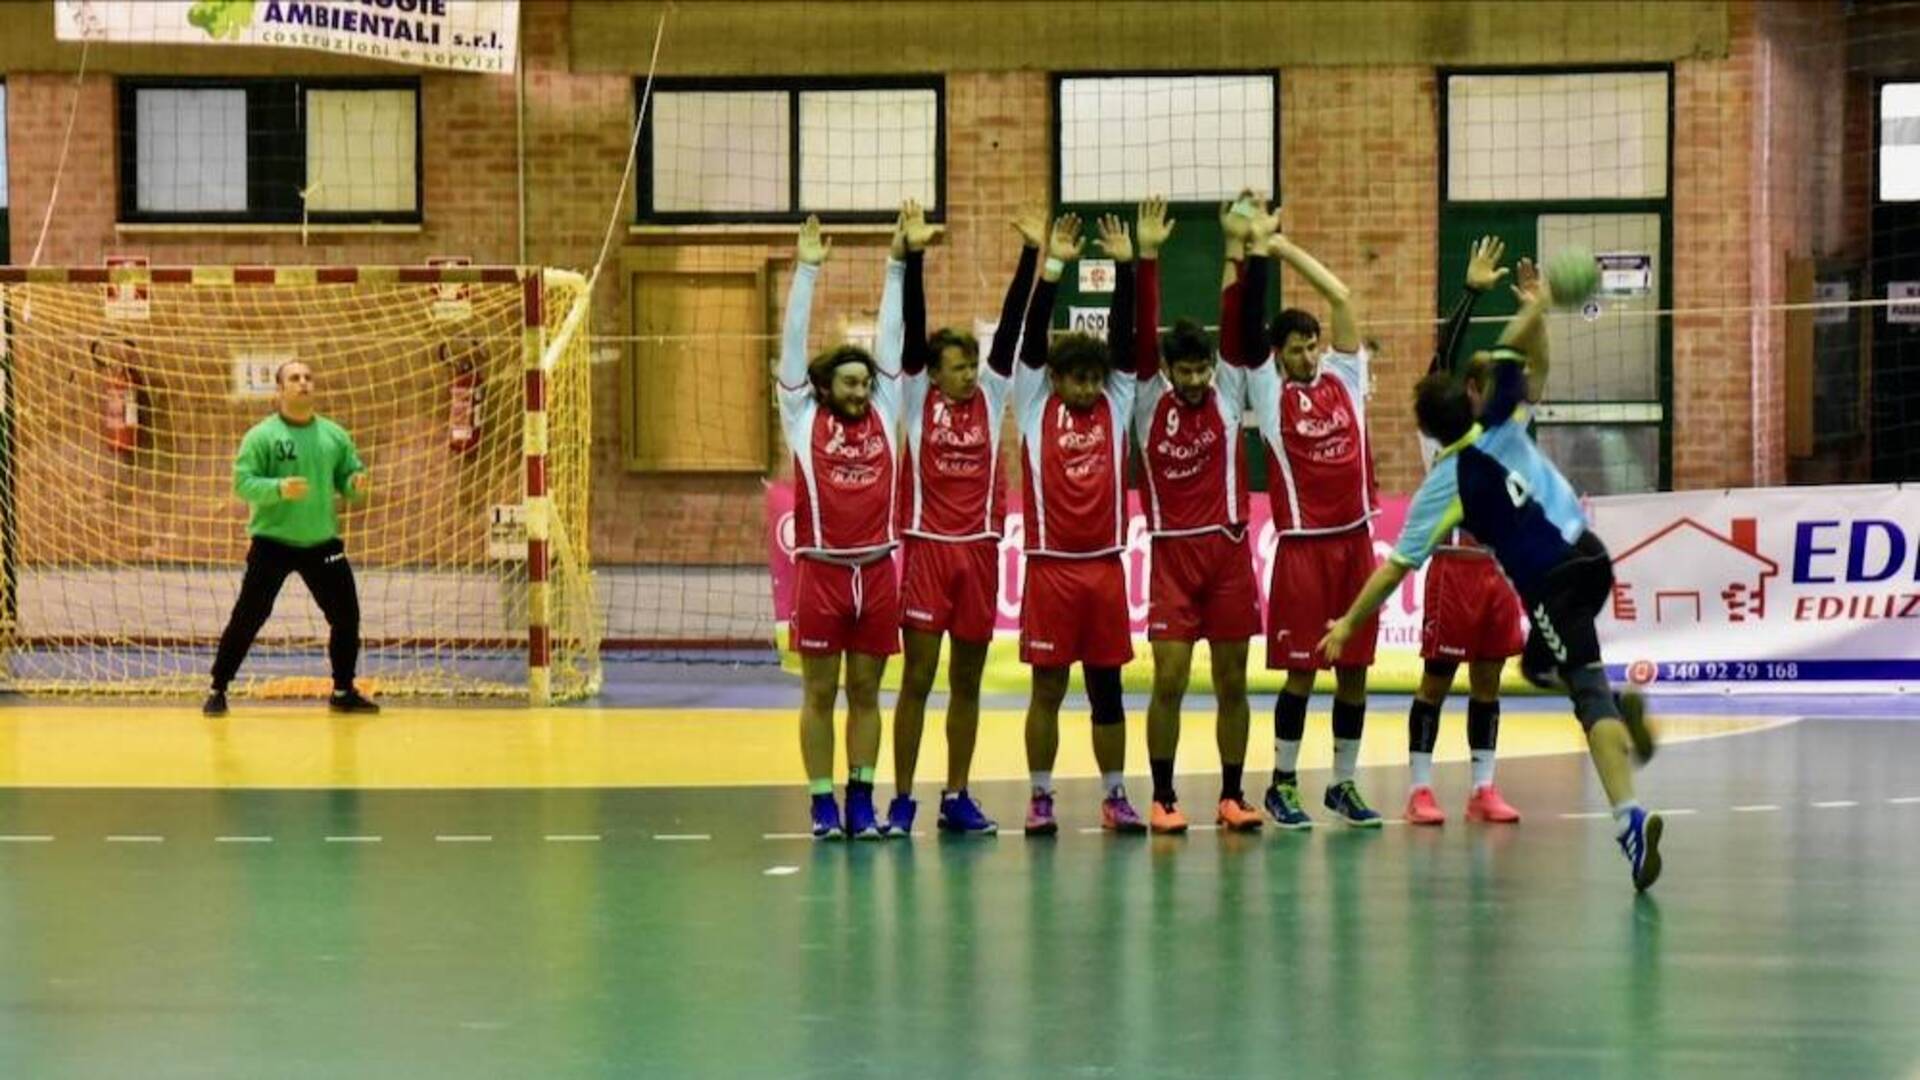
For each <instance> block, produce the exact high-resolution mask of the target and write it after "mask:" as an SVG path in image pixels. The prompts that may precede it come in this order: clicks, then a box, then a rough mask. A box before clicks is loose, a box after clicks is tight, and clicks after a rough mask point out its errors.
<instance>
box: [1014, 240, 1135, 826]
mask: <svg viewBox="0 0 1920 1080" xmlns="http://www.w3.org/2000/svg"><path fill="white" fill-rule="evenodd" d="M1100 242H1101V245H1102V247H1103V248H1104V249H1105V250H1106V253H1107V254H1108V255H1109V256H1111V257H1112V258H1113V259H1114V261H1115V263H1116V264H1117V271H1118V279H1117V281H1116V284H1115V288H1114V301H1113V309H1112V313H1111V315H1110V316H1109V320H1108V324H1107V325H1108V337H1109V340H1108V341H1107V342H1102V341H1100V340H1099V339H1098V338H1094V337H1090V336H1088V335H1086V334H1067V335H1065V336H1063V337H1061V338H1060V340H1058V341H1056V342H1054V343H1053V344H1052V346H1051V347H1049V346H1048V344H1047V328H1048V325H1049V323H1050V322H1051V321H1052V317H1053V301H1054V297H1055V294H1056V293H1057V292H1058V290H1059V284H1060V275H1061V274H1062V273H1064V272H1065V270H1066V267H1067V264H1068V263H1069V262H1072V261H1073V260H1074V259H1077V258H1079V257H1080V251H1081V248H1082V246H1083V245H1084V241H1083V240H1082V239H1081V237H1080V219H1079V218H1078V217H1077V216H1075V215H1073V214H1068V215H1066V216H1064V217H1062V218H1059V219H1058V220H1056V221H1055V222H1054V223H1053V231H1052V234H1051V236H1050V237H1049V238H1048V241H1047V261H1046V263H1045V265H1044V266H1043V268H1042V270H1041V273H1040V282H1039V284H1038V285H1037V286H1035V288H1034V291H1033V298H1032V300H1031V301H1029V303H1028V305H1027V317H1026V326H1025V330H1024V332H1023V334H1022V338H1021V344H1020V368H1019V369H1018V370H1017V371H1016V372H1015V373H1014V383H1013V396H1014V416H1015V418H1016V420H1017V421H1018V423H1019V426H1020V456H1021V462H1022V464H1023V465H1024V469H1023V476H1022V487H1023V489H1024V492H1023V493H1024V495H1025V500H1026V513H1027V521H1026V535H1025V546H1026V559H1027V561H1026V591H1025V593H1024V595H1023V596H1022V599H1021V607H1020V659H1021V660H1022V661H1023V662H1025V663H1026V664H1028V665H1030V666H1031V667H1032V669H1033V696H1032V700H1031V701H1030V702H1029V704H1028V706H1027V768H1028V769H1029V770H1031V773H1032V781H1033V794H1032V799H1031V801H1030V802H1029V803H1028V806H1027V821H1026V831H1027V832H1028V833H1030V834H1035V835H1050V834H1052V833H1054V832H1056V831H1058V828H1059V826H1058V825H1057V823H1056V822H1055V820H1054V812H1053V763H1054V758H1055V756H1056V755H1057V754H1058V753H1059V749H1060V703H1061V701H1062V700H1063V699H1064V698H1065V697H1066V694H1067V677H1068V674H1069V672H1070V670H1071V668H1072V665H1073V664H1074V663H1076V662H1077V663H1079V664H1080V668H1081V672H1082V674H1083V675H1084V676H1085V679H1086V686H1087V699H1088V704H1089V705H1090V706H1091V707H1092V712H1093V756H1094V758H1095V759H1096V760H1097V761H1098V762H1099V766H1100V781H1101V788H1102V790H1103V791H1104V792H1105V798H1104V799H1103V801H1102V802H1101V804H1100V822H1101V825H1102V826H1103V827H1105V828H1106V829H1108V830H1111V831H1116V832H1133V833H1137V832H1145V831H1146V827H1147V826H1146V823H1145V822H1144V821H1141V820H1140V815H1139V813H1138V812H1137V811H1135V810H1134V808H1133V804H1132V803H1130V802H1128V801H1127V790H1126V786H1125V784H1124V782H1123V779H1124V773H1125V770H1126V760H1127V743H1126V734H1127V729H1126V720H1127V714H1126V706H1125V704H1124V702H1122V700H1121V697H1120V668H1121V667H1122V666H1124V665H1125V664H1126V663H1127V661H1129V660H1131V659H1133V639H1132V636H1131V635H1130V633H1129V632H1128V626H1127V575H1126V568H1125V566H1124V565H1123V564H1122V563H1121V558H1120V553H1121V551H1122V550H1123V549H1124V546H1125V544H1126V527H1127V504H1126V492H1125V490H1124V484H1125V479H1126V477H1125V469H1124V466H1125V464H1126V448H1127V443H1126V438H1127V423H1128V420H1129V418H1130V417H1131V416H1132V413H1133V395H1134V378H1133V371H1132V363H1133V349H1132V344H1131V340H1130V339H1131V337H1132V334H1133V323H1134V316H1133V290H1134V277H1133V271H1134V268H1133V261H1132V260H1133V246H1132V239H1131V237H1129V236H1128V233H1127V227H1126V226H1125V225H1124V224H1122V223H1121V222H1119V221H1117V220H1115V219H1113V218H1111V217H1109V218H1108V219H1106V220H1105V221H1103V222H1102V223H1101V228H1100ZM1110 346H1111V348H1110Z"/></svg>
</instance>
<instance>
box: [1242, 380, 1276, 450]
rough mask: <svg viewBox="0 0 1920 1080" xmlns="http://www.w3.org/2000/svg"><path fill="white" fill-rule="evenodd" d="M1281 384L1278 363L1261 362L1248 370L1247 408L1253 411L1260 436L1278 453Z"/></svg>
mask: <svg viewBox="0 0 1920 1080" xmlns="http://www.w3.org/2000/svg"><path fill="white" fill-rule="evenodd" d="M1280 385H1281V383H1280V366H1279V365H1278V364H1274V363H1265V364H1261V365H1260V366H1259V367H1257V368H1254V369H1253V370H1252V371H1249V372H1247V389H1246V400H1247V408H1249V409H1251V410H1252V411H1253V418H1254V422H1255V423H1256V424H1258V425H1259V428H1260V437H1261V438H1262V439H1264V440H1266V443H1267V445H1268V446H1269V447H1272V448H1273V452H1274V453H1276V454H1277V453H1279V452H1280V449H1281V444H1280Z"/></svg>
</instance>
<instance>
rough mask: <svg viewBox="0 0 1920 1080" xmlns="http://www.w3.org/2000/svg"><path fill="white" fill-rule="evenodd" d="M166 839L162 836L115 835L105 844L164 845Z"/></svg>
mask: <svg viewBox="0 0 1920 1080" xmlns="http://www.w3.org/2000/svg"><path fill="white" fill-rule="evenodd" d="M166 839H167V838H166V837H164V836H144V835H142V836H134V835H129V834H126V833H115V834H113V835H111V836H108V837H107V843H109V844H161V843H165V842H166Z"/></svg>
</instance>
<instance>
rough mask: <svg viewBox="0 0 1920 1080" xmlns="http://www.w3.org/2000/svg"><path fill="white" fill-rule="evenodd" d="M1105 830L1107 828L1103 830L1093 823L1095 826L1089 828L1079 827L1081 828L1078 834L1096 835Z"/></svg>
mask: <svg viewBox="0 0 1920 1080" xmlns="http://www.w3.org/2000/svg"><path fill="white" fill-rule="evenodd" d="M1106 831H1107V830H1105V829H1103V828H1101V827H1099V826H1098V825H1095V826H1094V827H1093V828H1091V829H1081V830H1080V835H1081V836H1097V835H1099V834H1100V833H1103V832H1106Z"/></svg>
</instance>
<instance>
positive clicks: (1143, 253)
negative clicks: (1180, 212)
mask: <svg viewBox="0 0 1920 1080" xmlns="http://www.w3.org/2000/svg"><path fill="white" fill-rule="evenodd" d="M1175 224H1177V223H1176V222H1175V221H1174V220H1173V219H1172V218H1169V217H1168V216H1167V200H1166V199H1165V198H1164V197H1163V196H1159V195H1154V196H1150V197H1149V198H1148V199H1147V201H1146V202H1143V203H1141V204H1140V211H1139V214H1138V215H1137V220H1136V224H1135V225H1134V237H1135V239H1137V240H1138V241H1139V244H1140V257H1141V258H1143V259H1152V258H1155V257H1157V256H1158V255H1159V254H1160V247H1161V245H1162V244H1165V243H1166V242H1167V239H1168V238H1169V237H1171V236H1172V235H1173V227H1174V225H1175Z"/></svg>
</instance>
